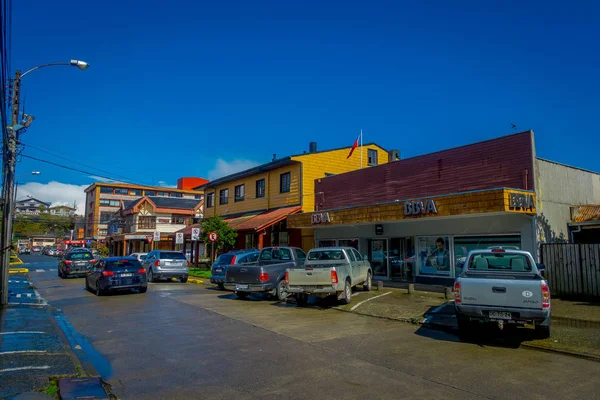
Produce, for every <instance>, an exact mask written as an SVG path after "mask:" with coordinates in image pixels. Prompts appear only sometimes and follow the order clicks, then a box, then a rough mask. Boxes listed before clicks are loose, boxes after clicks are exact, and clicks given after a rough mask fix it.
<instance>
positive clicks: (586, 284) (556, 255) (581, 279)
mask: <svg viewBox="0 0 600 400" xmlns="http://www.w3.org/2000/svg"><path fill="white" fill-rule="evenodd" d="M541 255H542V260H541V261H542V264H544V265H545V266H546V277H547V279H548V284H549V285H550V291H551V293H552V295H553V296H558V297H575V298H592V297H595V298H600V244H567V243H552V244H543V245H542V251H541Z"/></svg>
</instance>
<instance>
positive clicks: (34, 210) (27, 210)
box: [15, 197, 50, 215]
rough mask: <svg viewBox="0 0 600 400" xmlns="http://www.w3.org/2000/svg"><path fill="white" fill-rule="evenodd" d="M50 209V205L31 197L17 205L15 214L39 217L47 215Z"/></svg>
mask: <svg viewBox="0 0 600 400" xmlns="http://www.w3.org/2000/svg"><path fill="white" fill-rule="evenodd" d="M49 208H50V203H47V202H45V201H42V200H38V199H36V198H34V197H29V198H27V199H22V200H19V201H17V202H16V203H15V214H29V215H39V214H42V213H47V212H48V209H49Z"/></svg>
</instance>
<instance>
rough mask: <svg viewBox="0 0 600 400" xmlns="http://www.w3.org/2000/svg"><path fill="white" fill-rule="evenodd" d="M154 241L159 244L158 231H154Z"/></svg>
mask: <svg viewBox="0 0 600 400" xmlns="http://www.w3.org/2000/svg"><path fill="white" fill-rule="evenodd" d="M154 241H155V242H160V232H159V231H154Z"/></svg>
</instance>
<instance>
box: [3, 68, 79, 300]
mask: <svg viewBox="0 0 600 400" xmlns="http://www.w3.org/2000/svg"><path fill="white" fill-rule="evenodd" d="M62 65H68V66H73V67H76V68H78V69H80V70H84V69H86V68H88V67H89V64H88V63H86V62H84V61H79V60H71V61H70V62H57V63H50V64H43V65H38V66H37V67H33V68H31V69H29V70H27V71H25V72H24V73H21V71H20V70H17V71H16V72H15V79H14V82H13V96H12V113H11V116H12V119H11V126H9V127H5V128H4V129H6V131H4V133H3V138H4V149H3V152H2V153H3V165H2V170H3V173H4V189H3V199H4V202H3V209H2V236H1V237H0V254H1V260H2V263H1V271H2V276H1V278H2V279H1V281H2V282H1V283H2V293H1V294H0V306H5V305H7V304H8V268H9V264H10V250H11V248H12V226H13V218H12V215H13V212H14V203H15V164H16V161H17V143H18V139H19V132H20V131H21V130H22V129H24V128H27V127H28V126H29V125H31V122H32V121H33V117H32V116H29V115H26V114H23V120H22V121H19V107H20V95H21V78H23V77H24V76H25V75H27V74H29V73H31V72H33V71H35V70H37V69H40V68H44V67H52V66H62Z"/></svg>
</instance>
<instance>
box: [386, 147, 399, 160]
mask: <svg viewBox="0 0 600 400" xmlns="http://www.w3.org/2000/svg"><path fill="white" fill-rule="evenodd" d="M399 159H400V150H397V149H392V150H390V151H388V162H393V161H398V160H399Z"/></svg>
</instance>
